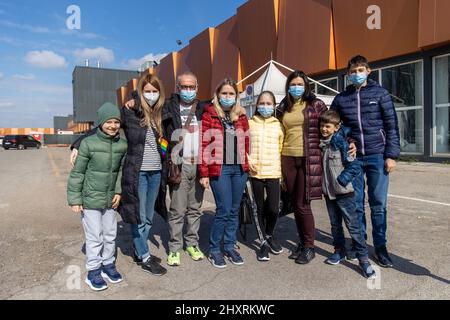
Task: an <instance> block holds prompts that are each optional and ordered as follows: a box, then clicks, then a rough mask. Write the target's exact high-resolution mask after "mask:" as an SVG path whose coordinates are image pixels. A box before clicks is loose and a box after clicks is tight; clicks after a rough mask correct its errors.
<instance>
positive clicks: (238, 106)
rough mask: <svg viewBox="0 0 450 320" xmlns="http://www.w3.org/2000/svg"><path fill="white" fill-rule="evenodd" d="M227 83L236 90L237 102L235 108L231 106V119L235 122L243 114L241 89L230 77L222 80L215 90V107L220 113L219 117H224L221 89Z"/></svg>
mask: <svg viewBox="0 0 450 320" xmlns="http://www.w3.org/2000/svg"><path fill="white" fill-rule="evenodd" d="M226 85H228V86H230V87H232V88H233V89H234V92H235V93H236V104H235V105H234V106H233V108H231V111H230V119H231V121H233V122H235V121H236V120H237V119H238V118H239V116H240V114H241V104H240V103H239V90H238V87H237V84H236V82H235V81H234V80H232V79H228V78H227V79H223V80H222V82H221V83H220V84H219V85H218V86H217V88H216V91H215V92H214V99H213V105H214V108H215V109H216V112H217V114H218V115H219V117H220V118H224V117H225V112H224V111H223V109H222V107H221V106H220V103H219V94H220V91H221V90H222V88H223V87H224V86H226Z"/></svg>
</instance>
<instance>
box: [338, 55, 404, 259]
mask: <svg viewBox="0 0 450 320" xmlns="http://www.w3.org/2000/svg"><path fill="white" fill-rule="evenodd" d="M370 72H371V69H370V67H369V63H368V61H367V59H366V58H364V57H362V56H356V57H353V58H352V59H351V60H350V61H349V63H348V77H349V80H350V82H351V83H352V85H350V86H348V87H347V89H346V90H345V91H344V92H342V93H340V94H339V95H337V96H336V98H335V99H334V101H333V103H332V105H331V108H330V109H331V110H335V111H337V112H338V113H339V115H340V116H341V119H342V122H343V125H344V126H346V127H349V128H350V129H351V133H350V137H351V138H352V139H354V140H355V141H356V146H357V149H358V152H357V159H358V160H359V162H360V163H361V166H362V170H361V174H360V175H359V176H358V177H357V178H356V179H354V180H353V187H354V189H355V196H356V207H357V209H356V210H357V212H358V215H359V218H360V222H361V224H362V227H363V230H364V233H365V234H366V219H365V213H364V195H365V193H364V190H365V180H364V176H366V178H367V186H368V196H369V205H370V209H371V220H372V229H373V231H372V235H373V242H374V247H375V256H376V258H377V260H378V264H379V265H380V266H382V267H392V266H393V263H392V260H391V258H390V257H389V254H388V252H387V249H386V242H387V240H386V229H387V223H386V220H387V219H386V214H387V211H386V206H387V194H388V186H389V173H391V172H392V171H393V170H394V168H395V165H396V162H395V160H396V159H398V157H399V156H400V138H399V130H398V121H397V115H396V113H395V108H394V105H393V103H392V100H391V97H390V95H389V92H388V91H387V90H386V89H384V88H382V87H381V86H380V85H379V84H378V83H377V82H375V81H373V80H371V79H368V76H369V74H370ZM366 239H367V234H366Z"/></svg>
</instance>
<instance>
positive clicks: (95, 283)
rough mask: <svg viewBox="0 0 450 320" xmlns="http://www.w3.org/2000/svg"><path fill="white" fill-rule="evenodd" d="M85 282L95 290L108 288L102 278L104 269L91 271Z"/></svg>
mask: <svg viewBox="0 0 450 320" xmlns="http://www.w3.org/2000/svg"><path fill="white" fill-rule="evenodd" d="M84 282H86V284H87V285H88V286H89V287H90V288H91V289H92V290H94V291H102V290H105V289H108V285H107V284H106V282H105V280H103V278H102V269H97V270H92V271H89V272H88V275H87V277H86V280H85V281H84Z"/></svg>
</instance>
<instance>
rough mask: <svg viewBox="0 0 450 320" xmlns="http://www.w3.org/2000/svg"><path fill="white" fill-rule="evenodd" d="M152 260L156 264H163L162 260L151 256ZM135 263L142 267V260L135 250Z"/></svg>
mask: <svg viewBox="0 0 450 320" xmlns="http://www.w3.org/2000/svg"><path fill="white" fill-rule="evenodd" d="M150 259H152V260H153V261H155V262H156V263H161V261H162V260H161V258H158V257H156V256H150ZM133 261H134V262H135V263H136V264H137V265H138V266H140V265H142V259H141V258H139V257H138V256H137V254H136V252H135V251H134V250H133Z"/></svg>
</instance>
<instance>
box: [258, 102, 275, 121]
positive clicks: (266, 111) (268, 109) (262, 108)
mask: <svg viewBox="0 0 450 320" xmlns="http://www.w3.org/2000/svg"><path fill="white" fill-rule="evenodd" d="M273 110H274V107H273V106H268V105H259V106H258V112H259V114H260V115H261V116H263V117H264V118H270V117H271V116H272V115H273Z"/></svg>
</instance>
